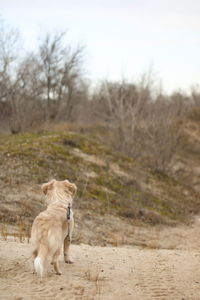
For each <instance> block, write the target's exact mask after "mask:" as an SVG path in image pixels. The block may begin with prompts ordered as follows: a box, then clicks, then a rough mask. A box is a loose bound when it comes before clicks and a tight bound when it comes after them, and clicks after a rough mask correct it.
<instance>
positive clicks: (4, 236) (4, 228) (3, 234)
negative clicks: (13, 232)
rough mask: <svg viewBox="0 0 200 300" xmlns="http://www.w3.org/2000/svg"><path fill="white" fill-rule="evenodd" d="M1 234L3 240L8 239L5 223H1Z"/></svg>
mask: <svg viewBox="0 0 200 300" xmlns="http://www.w3.org/2000/svg"><path fill="white" fill-rule="evenodd" d="M0 230H1V236H2V238H3V240H4V241H7V239H8V227H7V225H6V224H1V229H0Z"/></svg>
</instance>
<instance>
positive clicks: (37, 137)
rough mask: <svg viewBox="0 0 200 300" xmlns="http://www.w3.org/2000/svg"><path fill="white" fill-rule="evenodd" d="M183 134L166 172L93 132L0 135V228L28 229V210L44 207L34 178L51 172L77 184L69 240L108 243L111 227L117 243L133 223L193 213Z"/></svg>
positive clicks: (194, 193) (194, 192)
mask: <svg viewBox="0 0 200 300" xmlns="http://www.w3.org/2000/svg"><path fill="white" fill-rule="evenodd" d="M187 130H190V128H189V129H188V128H187ZM197 132H198V131H197ZM187 134H188V135H189V136H190V139H192V140H190V139H189V138H188V139H187V147H188V149H185V148H184V151H187V153H188V155H187V156H186V155H185V152H183V153H182V154H181V152H180V156H179V157H177V161H176V162H175V163H174V166H175V167H174V169H173V174H172V176H171V177H170V176H167V175H164V174H160V173H157V172H155V171H154V172H153V171H152V170H151V169H149V168H147V167H145V166H144V165H142V164H141V163H139V162H137V161H135V160H134V159H132V158H130V157H126V156H123V155H121V154H120V153H117V152H113V151H112V150H111V149H110V148H108V147H107V146H105V145H104V143H102V141H101V139H100V138H99V137H98V136H97V135H96V134H94V133H90V134H87V135H86V134H81V133H78V132H72V131H69V130H60V131H51V132H40V133H27V134H18V135H12V136H1V137H0V188H1V194H0V218H1V220H0V222H1V226H2V229H1V231H2V232H3V234H5V231H6V232H16V228H17V230H18V231H20V232H21V233H23V234H28V231H29V229H30V225H31V223H32V221H33V219H34V217H35V216H36V215H37V214H38V212H39V211H41V210H42V209H44V208H45V202H44V196H43V195H42V191H41V189H40V185H41V184H42V183H44V182H47V181H49V180H50V179H52V178H56V179H58V180H59V179H60V180H63V179H65V178H67V179H69V180H70V181H72V182H75V183H76V185H77V187H78V193H77V195H76V198H75V201H74V209H75V218H76V227H77V230H75V237H74V240H75V242H77V243H81V242H87V243H90V244H101V245H105V244H109V243H113V242H115V235H116V233H117V234H118V233H120V234H118V236H122V237H123V236H124V233H125V232H126V237H125V239H126V240H125V241H124V242H125V243H130V244H131V243H134V241H133V238H132V233H133V228H134V226H138V225H141V226H144V224H152V225H154V224H167V225H173V224H177V223H181V222H184V223H187V222H189V221H190V218H191V215H193V214H197V213H198V212H199V205H200V200H199V197H198V184H196V186H195V187H193V185H192V181H191V182H189V181H188V180H187V176H189V177H190V178H191V172H192V171H191V172H190V173H189V175H187V176H186V175H184V174H186V173H187V172H185V170H186V171H187V170H188V168H187V163H188V162H190V161H191V155H190V152H189V151H191V149H189V146H190V145H193V144H192V143H194V140H193V137H192V135H191V134H190V132H189V133H188V132H187ZM195 145H197V142H196V144H195ZM196 148H198V147H197V146H196ZM193 149H194V148H192V151H193ZM183 154H184V156H183ZM181 155H182V156H181ZM195 157H196V158H195V159H197V160H199V157H198V156H197V155H196V156H195ZM196 162H197V161H195V160H194V163H196ZM180 166H181V172H180ZM191 170H192V169H191ZM184 172H185V173H184ZM180 173H181V174H180ZM184 176H185V177H184ZM195 176H196V175H195ZM195 176H193V179H194V177H195ZM195 178H196V179H198V176H196V177H195ZM187 183H188V184H187ZM16 224H17V227H16ZM91 229H92V230H91ZM102 232H104V234H103V235H102Z"/></svg>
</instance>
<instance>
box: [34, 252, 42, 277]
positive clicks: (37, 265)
mask: <svg viewBox="0 0 200 300" xmlns="http://www.w3.org/2000/svg"><path fill="white" fill-rule="evenodd" d="M34 268H35V271H36V273H37V275H38V276H40V277H43V275H44V266H43V262H42V258H41V257H40V256H37V257H36V258H35V260H34Z"/></svg>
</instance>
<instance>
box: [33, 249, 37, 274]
mask: <svg viewBox="0 0 200 300" xmlns="http://www.w3.org/2000/svg"><path fill="white" fill-rule="evenodd" d="M37 254H38V251H37V249H35V250H34V251H33V254H32V258H33V274H34V273H35V268H34V260H35V259H36V257H37Z"/></svg>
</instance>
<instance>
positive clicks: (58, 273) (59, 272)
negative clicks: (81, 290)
mask: <svg viewBox="0 0 200 300" xmlns="http://www.w3.org/2000/svg"><path fill="white" fill-rule="evenodd" d="M60 253H61V249H60V248H58V249H57V250H56V252H55V253H54V254H53V257H52V264H53V267H54V270H55V272H56V274H57V275H61V274H62V272H61V271H60V269H59V264H58V256H59V255H60Z"/></svg>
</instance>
